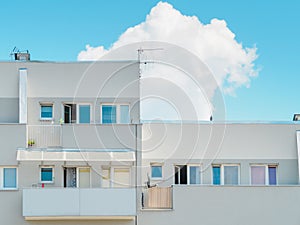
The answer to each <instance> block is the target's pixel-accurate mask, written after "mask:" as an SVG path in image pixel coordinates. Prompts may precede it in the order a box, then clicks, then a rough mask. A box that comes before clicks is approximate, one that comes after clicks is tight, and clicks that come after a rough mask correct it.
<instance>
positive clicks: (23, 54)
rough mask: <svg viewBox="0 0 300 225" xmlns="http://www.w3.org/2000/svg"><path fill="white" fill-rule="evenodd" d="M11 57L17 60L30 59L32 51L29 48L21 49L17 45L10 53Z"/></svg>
mask: <svg viewBox="0 0 300 225" xmlns="http://www.w3.org/2000/svg"><path fill="white" fill-rule="evenodd" d="M10 55H11V57H12V58H13V57H14V59H15V60H16V61H29V60H30V53H29V51H28V50H25V51H20V50H19V49H18V48H17V47H14V49H13V50H12V52H11V53H10Z"/></svg>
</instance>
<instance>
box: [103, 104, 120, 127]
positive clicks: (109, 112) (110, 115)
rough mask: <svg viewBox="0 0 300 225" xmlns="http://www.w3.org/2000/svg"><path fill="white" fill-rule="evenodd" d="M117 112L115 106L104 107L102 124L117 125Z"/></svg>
mask: <svg viewBox="0 0 300 225" xmlns="http://www.w3.org/2000/svg"><path fill="white" fill-rule="evenodd" d="M116 113H117V110H116V106H114V105H103V106H102V123H116V121H117V114H116Z"/></svg>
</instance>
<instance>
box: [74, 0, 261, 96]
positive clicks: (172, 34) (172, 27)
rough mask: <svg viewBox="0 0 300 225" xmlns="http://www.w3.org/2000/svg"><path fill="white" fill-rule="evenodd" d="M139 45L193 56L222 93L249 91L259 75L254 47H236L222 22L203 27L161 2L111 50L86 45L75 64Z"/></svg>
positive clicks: (240, 45) (125, 33) (218, 21)
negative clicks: (165, 46)
mask: <svg viewBox="0 0 300 225" xmlns="http://www.w3.org/2000/svg"><path fill="white" fill-rule="evenodd" d="M141 41H164V42H168V43H172V44H175V45H178V46H180V47H182V48H185V49H187V50H189V51H190V52H192V53H194V54H195V55H197V56H198V57H199V58H200V59H201V60H202V61H203V62H204V63H205V64H206V65H207V66H208V67H209V69H210V70H211V71H212V73H213V74H214V76H215V79H216V81H217V83H218V85H219V87H221V89H222V90H223V92H225V93H231V94H233V93H234V91H235V90H236V88H239V87H241V86H245V87H249V86H250V82H251V78H252V77H255V76H257V73H258V72H257V70H256V69H255V65H254V61H255V59H256V58H257V53H256V51H257V49H256V47H252V48H245V47H243V46H242V44H240V43H238V42H237V41H236V39H235V34H234V33H233V32H232V31H231V30H230V29H229V28H228V27H227V24H226V22H225V21H224V20H218V19H213V20H211V22H210V23H209V24H203V23H201V21H199V19H198V18H197V17H196V16H185V15H182V14H181V13H180V12H179V11H178V10H176V9H174V8H173V6H172V5H170V4H169V3H163V2H159V3H158V4H157V5H156V6H155V7H153V8H152V10H151V12H150V13H149V14H148V15H147V17H146V20H145V21H144V22H142V23H140V24H138V25H136V26H134V27H130V28H128V29H127V30H126V31H125V32H124V33H123V34H122V35H121V36H120V37H119V39H118V40H117V41H116V42H115V43H114V44H113V45H112V47H111V48H110V49H105V48H104V47H103V46H99V47H91V46H89V45H87V46H86V49H85V50H83V51H81V52H80V53H79V54H78V60H97V59H99V58H100V57H102V56H103V55H104V54H106V53H107V52H109V51H111V50H114V49H116V48H118V47H120V46H124V45H126V44H129V43H134V42H141Z"/></svg>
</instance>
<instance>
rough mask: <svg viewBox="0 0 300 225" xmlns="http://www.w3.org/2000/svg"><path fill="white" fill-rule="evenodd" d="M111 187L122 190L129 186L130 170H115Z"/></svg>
mask: <svg viewBox="0 0 300 225" xmlns="http://www.w3.org/2000/svg"><path fill="white" fill-rule="evenodd" d="M113 186H114V187H115V188H124V187H129V186H130V170H129V169H127V168H115V169H114V180H113Z"/></svg>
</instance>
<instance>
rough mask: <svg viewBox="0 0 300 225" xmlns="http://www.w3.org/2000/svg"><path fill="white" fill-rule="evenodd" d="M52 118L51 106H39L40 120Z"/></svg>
mask: <svg viewBox="0 0 300 225" xmlns="http://www.w3.org/2000/svg"><path fill="white" fill-rule="evenodd" d="M52 118H53V105H50V104H47V105H43V104H42V105H41V119H42V120H52Z"/></svg>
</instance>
